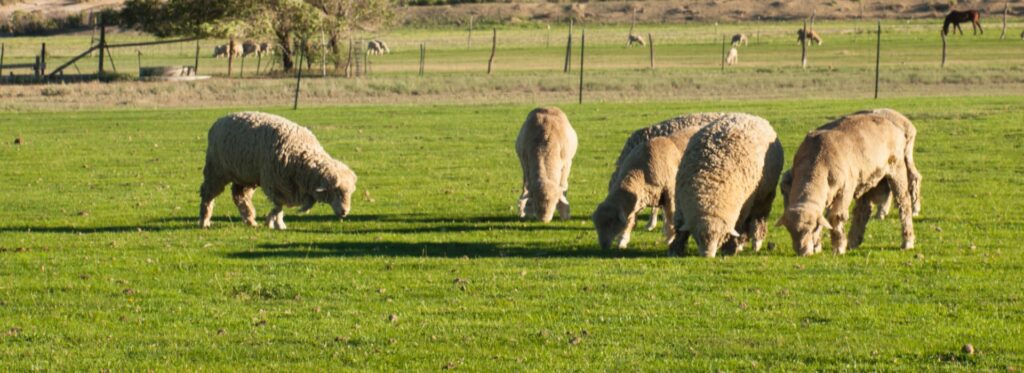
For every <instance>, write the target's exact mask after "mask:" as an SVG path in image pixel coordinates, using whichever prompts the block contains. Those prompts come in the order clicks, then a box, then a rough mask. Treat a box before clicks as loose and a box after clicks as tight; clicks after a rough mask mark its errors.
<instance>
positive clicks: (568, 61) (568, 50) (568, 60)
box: [562, 18, 573, 73]
mask: <svg viewBox="0 0 1024 373" xmlns="http://www.w3.org/2000/svg"><path fill="white" fill-rule="evenodd" d="M572 24H573V19H572V18H569V37H568V39H566V42H565V68H564V69H562V72H565V73H568V72H570V71H572Z"/></svg>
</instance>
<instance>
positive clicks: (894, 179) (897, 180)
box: [888, 163, 914, 249]
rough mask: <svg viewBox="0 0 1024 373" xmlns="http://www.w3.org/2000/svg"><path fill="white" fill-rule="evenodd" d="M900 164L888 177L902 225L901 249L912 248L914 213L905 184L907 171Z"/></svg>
mask: <svg viewBox="0 0 1024 373" xmlns="http://www.w3.org/2000/svg"><path fill="white" fill-rule="evenodd" d="M904 168H905V166H903V164H902V163H897V167H896V169H895V170H894V172H893V173H894V174H893V175H890V176H889V177H888V179H889V189H892V192H893V194H894V195H895V197H896V207H897V208H899V210H900V221H901V222H902V223H903V245H902V246H901V247H902V248H903V249H913V248H914V217H913V215H914V213H913V207H912V203H911V201H910V191H909V190H908V189H909V187H908V185H907V184H908V183H907V170H905V169H904Z"/></svg>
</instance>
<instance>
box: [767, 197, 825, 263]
mask: <svg viewBox="0 0 1024 373" xmlns="http://www.w3.org/2000/svg"><path fill="white" fill-rule="evenodd" d="M776 225H781V226H785V227H786V230H788V231H789V236H790V237H791V238H792V239H793V250H796V254H797V255H800V256H808V255H813V254H814V253H816V252H819V251H821V231H822V230H824V229H826V228H827V229H829V230H831V229H832V225H830V224H829V223H828V220H827V219H825V216H824V215H823V214H822V213H821V211H818V209H807V208H800V207H799V206H798V207H795V208H787V209H786V211H785V212H784V213H783V214H782V217H781V218H779V221H778V223H776Z"/></svg>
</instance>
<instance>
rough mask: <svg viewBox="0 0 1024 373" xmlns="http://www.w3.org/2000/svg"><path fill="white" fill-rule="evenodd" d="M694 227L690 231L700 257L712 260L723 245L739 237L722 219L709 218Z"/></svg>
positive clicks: (733, 228)
mask: <svg viewBox="0 0 1024 373" xmlns="http://www.w3.org/2000/svg"><path fill="white" fill-rule="evenodd" d="M696 225H697V227H696V229H694V230H693V231H692V234H693V240H694V241H696V242H697V249H698V250H699V251H700V255H701V256H703V257H706V258H714V257H715V255H718V251H719V250H720V249H721V248H722V246H723V245H725V244H726V243H728V242H730V241H731V240H733V239H734V238H739V237H740V234H739V233H738V232H736V228H735V227H733V226H731V225H730V224H728V223H726V222H725V220H724V219H720V218H715V217H710V218H708V219H706V220H704V221H703V222H701V223H699V224H696ZM687 230H688V229H687Z"/></svg>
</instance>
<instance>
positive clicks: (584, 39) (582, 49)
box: [580, 27, 587, 105]
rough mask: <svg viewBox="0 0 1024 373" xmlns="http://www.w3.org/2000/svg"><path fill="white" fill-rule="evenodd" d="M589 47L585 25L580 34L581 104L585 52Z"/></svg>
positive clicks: (581, 102)
mask: <svg viewBox="0 0 1024 373" xmlns="http://www.w3.org/2000/svg"><path fill="white" fill-rule="evenodd" d="M586 49H587V28H586V27H584V28H583V31H582V33H581V34H580V104H581V105H582V104H583V60H584V59H585V57H586V55H585V54H584V52H585V51H586Z"/></svg>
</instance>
